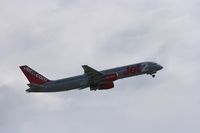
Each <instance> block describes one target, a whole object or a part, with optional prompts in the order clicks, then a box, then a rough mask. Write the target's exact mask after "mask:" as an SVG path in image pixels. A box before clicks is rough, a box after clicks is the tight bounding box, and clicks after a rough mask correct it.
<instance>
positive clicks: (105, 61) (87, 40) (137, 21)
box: [0, 0, 200, 133]
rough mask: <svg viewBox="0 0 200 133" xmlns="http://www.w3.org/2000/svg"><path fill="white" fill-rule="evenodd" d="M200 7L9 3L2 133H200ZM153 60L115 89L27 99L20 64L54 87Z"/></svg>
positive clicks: (1, 11)
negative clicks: (92, 71)
mask: <svg viewBox="0 0 200 133" xmlns="http://www.w3.org/2000/svg"><path fill="white" fill-rule="evenodd" d="M198 5H199V2H198V1H196V0H192V1H190V2H189V3H188V1H186V0H182V1H180V0H175V1H172V0H167V1H151V2H149V1H147V0H142V1H141V0H140V1H137V0H134V1H130V0H124V1H118V0H117V1H91V0H86V1H70V0H69V1H63V0H59V1H54V0H52V1H32V0H29V1H24V0H20V1H17V2H16V1H12V0H10V1H1V2H0V6H1V8H0V16H1V21H0V29H1V32H0V35H1V38H0V60H1V62H0V65H1V69H0V74H1V77H0V82H1V87H0V105H1V111H0V118H1V119H0V132H1V133H8V132H16V133H25V132H30V133H31V132H39V133H40V132H49V133H51V132H61V133H62V132H71V133H76V132H82V133H88V132H89V133H90V132H97V133H98V132H109V133H112V132H115V133H120V132H127V133H132V132H140V133H146V132H155V133H157V132H172V133H175V132H183V133H184V132H193V133H198V132H199V127H198V123H199V120H200V119H199V117H200V116H199V111H200V108H199V104H200V102H199V101H200V99H199V96H198V94H199V89H198V86H199V84H198V80H199V75H198V72H199V68H200V65H199V61H198V60H199V57H200V54H199V45H198V44H199V43H200V39H199V37H198V36H199V31H200V29H199V19H198V16H199V8H198ZM147 60H152V61H155V62H158V63H160V64H162V65H163V66H164V69H163V70H162V71H161V72H159V73H158V74H157V75H156V76H157V77H156V78H155V79H152V78H151V77H150V76H147V75H143V76H138V77H133V78H130V79H126V80H120V81H117V82H116V83H115V88H114V89H112V90H108V91H97V92H90V91H89V89H86V90H81V91H79V90H74V91H68V92H63V93H47V94H26V93H25V91H24V90H25V89H26V88H27V87H26V85H25V84H26V83H27V80H26V78H25V77H24V76H23V74H22V73H21V72H20V70H19V68H18V66H19V65H23V64H27V65H29V66H31V67H33V68H34V69H36V70H37V71H39V72H42V74H44V75H45V76H47V77H48V78H50V79H58V78H65V77H68V76H74V75H78V74H81V73H83V70H82V68H81V65H82V64H88V65H91V66H92V67H94V68H96V69H98V70H102V69H107V68H112V67H115V66H120V65H126V64H133V63H136V62H141V61H147Z"/></svg>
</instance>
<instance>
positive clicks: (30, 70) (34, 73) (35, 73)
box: [24, 67, 49, 82]
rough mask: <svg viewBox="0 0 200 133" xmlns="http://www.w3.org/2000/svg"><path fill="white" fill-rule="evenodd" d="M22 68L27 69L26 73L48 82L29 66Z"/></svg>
mask: <svg viewBox="0 0 200 133" xmlns="http://www.w3.org/2000/svg"><path fill="white" fill-rule="evenodd" d="M24 70H25V71H27V72H28V73H30V74H31V75H33V76H34V77H36V78H38V79H40V80H42V81H44V82H48V81H49V80H48V79H47V78H45V77H43V76H42V75H40V74H39V73H37V72H35V71H34V70H32V69H30V68H29V67H24Z"/></svg>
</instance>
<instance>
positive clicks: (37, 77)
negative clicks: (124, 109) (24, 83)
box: [20, 65, 50, 85]
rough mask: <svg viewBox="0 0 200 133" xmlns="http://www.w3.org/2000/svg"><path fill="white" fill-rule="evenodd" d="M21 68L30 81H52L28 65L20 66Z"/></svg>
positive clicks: (35, 82) (38, 82)
mask: <svg viewBox="0 0 200 133" xmlns="http://www.w3.org/2000/svg"><path fill="white" fill-rule="evenodd" d="M20 69H21V70H22V72H23V73H24V75H25V76H26V78H27V79H28V80H29V82H30V83H33V84H38V85H41V84H44V83H47V82H50V80H49V79H47V78H45V77H44V76H42V75H41V74H39V73H38V72H36V71H34V70H33V69H31V68H30V67H28V66H26V65H24V66H20Z"/></svg>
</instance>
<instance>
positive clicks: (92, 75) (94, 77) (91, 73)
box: [82, 65, 105, 84]
mask: <svg viewBox="0 0 200 133" xmlns="http://www.w3.org/2000/svg"><path fill="white" fill-rule="evenodd" d="M82 67H83V69H84V73H85V74H86V75H87V76H88V79H89V82H91V83H94V84H95V82H97V81H98V80H99V79H100V78H102V77H104V76H105V74H103V73H102V72H99V71H97V70H95V69H94V68H91V67H90V66H88V65H83V66H82Z"/></svg>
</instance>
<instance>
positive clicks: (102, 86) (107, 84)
mask: <svg viewBox="0 0 200 133" xmlns="http://www.w3.org/2000/svg"><path fill="white" fill-rule="evenodd" d="M113 87H114V83H113V82H105V83H102V84H100V85H99V90H108V89H112V88H113Z"/></svg>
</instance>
